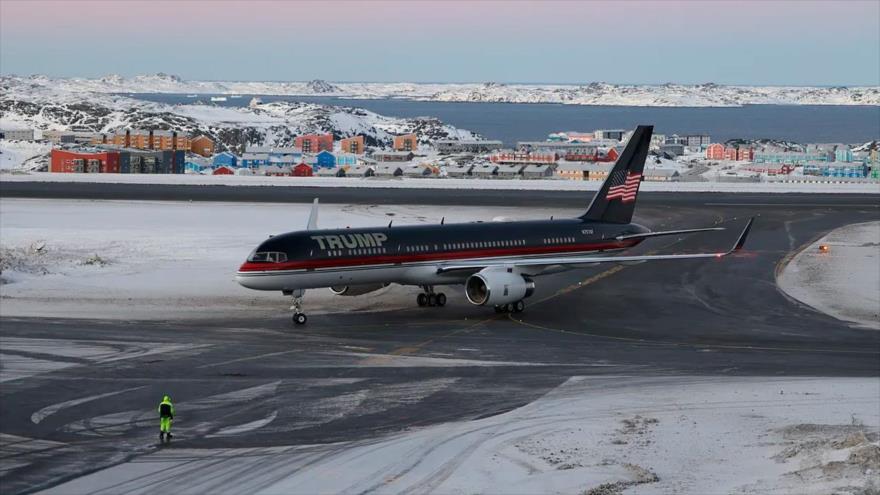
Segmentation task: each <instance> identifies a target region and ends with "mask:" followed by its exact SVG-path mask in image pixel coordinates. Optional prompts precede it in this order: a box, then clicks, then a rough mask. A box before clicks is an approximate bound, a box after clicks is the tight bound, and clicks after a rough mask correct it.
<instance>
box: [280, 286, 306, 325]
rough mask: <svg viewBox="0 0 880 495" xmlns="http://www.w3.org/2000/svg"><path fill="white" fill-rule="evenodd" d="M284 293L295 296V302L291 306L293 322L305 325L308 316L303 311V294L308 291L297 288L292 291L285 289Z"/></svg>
mask: <svg viewBox="0 0 880 495" xmlns="http://www.w3.org/2000/svg"><path fill="white" fill-rule="evenodd" d="M283 293H284V295H286V296H292V297H293V304H292V305H291V306H290V309H291V310H293V323H294V324H296V325H305V324H306V321H308V318H306V314H305V313H303V296H304V295H305V293H306V291H305V290H304V289H297V290H292V291H284V292H283Z"/></svg>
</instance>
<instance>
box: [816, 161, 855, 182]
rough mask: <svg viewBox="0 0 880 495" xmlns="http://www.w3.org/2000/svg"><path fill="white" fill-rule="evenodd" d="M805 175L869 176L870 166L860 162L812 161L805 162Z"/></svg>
mask: <svg viewBox="0 0 880 495" xmlns="http://www.w3.org/2000/svg"><path fill="white" fill-rule="evenodd" d="M804 175H812V176H820V177H839V178H843V177H846V178H863V177H867V176H868V166H867V165H865V164H864V163H858V162H830V163H829V162H812V163H806V164H804Z"/></svg>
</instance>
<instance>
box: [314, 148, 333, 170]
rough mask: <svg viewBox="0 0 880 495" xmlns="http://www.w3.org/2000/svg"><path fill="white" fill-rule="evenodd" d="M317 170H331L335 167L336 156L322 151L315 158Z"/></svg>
mask: <svg viewBox="0 0 880 495" xmlns="http://www.w3.org/2000/svg"><path fill="white" fill-rule="evenodd" d="M315 165H316V166H317V168H333V167H335V166H336V155H334V154H333V153H330V152H329V151H327V150H324V151H322V152H320V153H318V155H317V156H316V157H315Z"/></svg>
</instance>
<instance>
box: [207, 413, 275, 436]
mask: <svg viewBox="0 0 880 495" xmlns="http://www.w3.org/2000/svg"><path fill="white" fill-rule="evenodd" d="M277 416H278V411H272V414H270V415H268V416H266V417H265V418H263V419H258V420H256V421H251V422H250V423H244V424H240V425H236V426H229V427H226V428H223V429H222V430H220V431H218V432H217V433H214V434H213V435H207V438H213V437H224V436H229V435H240V434H242V433H245V432H248V431H253V430H256V429H259V428H262V427H264V426H266V425H267V424H269V423H271V422H272V421H274V420H275V418H276V417H277Z"/></svg>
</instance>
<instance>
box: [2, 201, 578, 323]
mask: <svg viewBox="0 0 880 495" xmlns="http://www.w3.org/2000/svg"><path fill="white" fill-rule="evenodd" d="M310 209H311V205H290V204H265V203H264V204H247V203H202V202H195V203H193V202H149V201H80V200H41V199H6V198H4V199H0V282H2V284H0V298H2V314H3V315H4V316H11V315H18V316H60V317H81V318H121V319H166V318H186V317H194V318H219V317H236V316H254V315H267V314H284V313H285V312H286V311H287V310H288V308H289V306H290V301H289V298H286V297H284V296H283V295H281V294H280V293H274V292H260V291H252V290H249V289H245V288H243V287H241V286H239V285H238V284H237V283H236V282H235V279H234V277H235V272H236V271H237V269H238V267H239V266H240V265H241V263H242V262H243V261H244V260H245V258H246V257H247V256H248V254H249V253H250V252H251V250H253V248H254V247H256V246H257V244H259V243H260V242H262V241H263V240H265V239H266V238H267V237H268V236H269V235H270V234H278V233H281V232H288V231H291V230H300V229H302V228H304V227H305V225H306V222H307V219H308V215H309V211H310ZM578 214H579V213H578ZM522 215H523V212H522V210H521V209H514V208H474V207H468V208H464V207H454V208H444V209H443V210H442V211H438V210H437V208H436V207H414V206H393V207H387V206H369V205H357V206H352V205H322V206H321V213H320V222H319V225H320V226H323V227H327V228H330V227H346V226H351V227H364V226H371V225H372V226H375V225H387V224H388V222H389V221H390V220H392V219H393V220H394V223H395V224H396V225H401V224H416V223H439V222H440V219H441V218H442V217H444V216H445V217H446V221H447V222H459V221H461V222H463V221H470V220H478V219H482V220H486V221H490V220H491V219H492V218H493V217H496V216H506V217H510V218H521V217H522ZM528 215H529V217H530V218H549V217H550V216H551V215H556V216H557V217H562V216H566V215H568V216H574V212H572V211H567V210H562V209H534V210H529V212H528ZM457 295H458V292H456V293H450V294H449V296H450V297H457ZM462 297H463V296H462ZM414 299H415V292H414V291H413V290H412V289H410V288H404V287H399V286H390V287H386V288H384V289H381V290H379V291H376V292H373V293H369V294H365V295H362V296H358V297H342V296H334V295H332V294H331V293H330V292H329V291H328V290H312V291H308V293H307V295H306V300H305V303H306V309H307V310H308V312H309V313H313V314H317V313H322V312H327V311H337V310H338V309H339V308H344V309H345V310H348V311H367V310H373V309H376V308H377V307H382V308H383V309H394V308H408V307H411V306H412V305H413V304H414V302H413V301H414Z"/></svg>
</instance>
